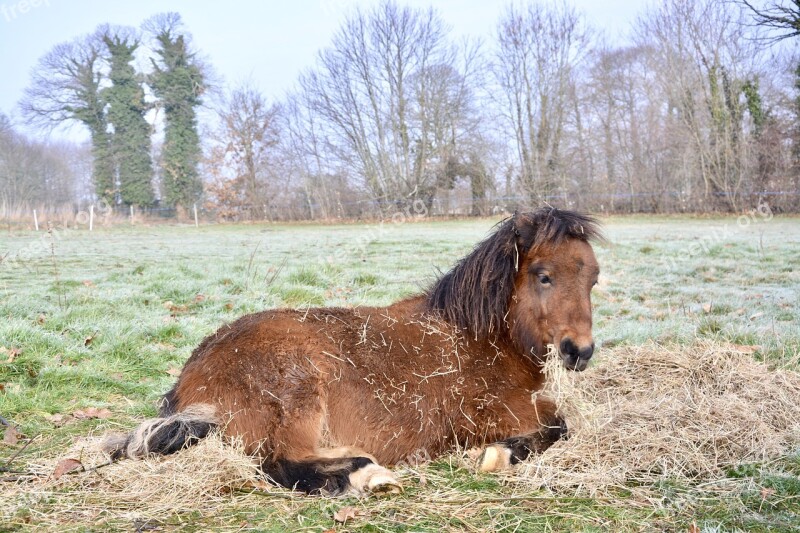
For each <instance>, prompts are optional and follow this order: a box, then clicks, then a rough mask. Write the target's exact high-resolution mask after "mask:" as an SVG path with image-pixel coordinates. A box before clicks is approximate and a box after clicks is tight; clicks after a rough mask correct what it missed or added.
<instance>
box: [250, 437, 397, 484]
mask: <svg viewBox="0 0 800 533" xmlns="http://www.w3.org/2000/svg"><path fill="white" fill-rule="evenodd" d="M344 450H348V451H349V450H350V449H348V448H342V449H335V450H321V451H320V455H319V456H315V457H308V458H305V459H301V460H287V459H278V460H277V461H264V462H263V463H262V470H264V472H265V473H266V474H267V475H268V476H269V477H270V478H272V480H273V481H275V482H276V483H277V484H279V485H282V486H284V487H286V488H291V489H296V490H300V491H303V492H306V493H308V494H324V495H330V496H337V495H340V494H348V493H354V494H357V495H364V494H396V493H399V492H401V491H402V487H401V485H400V482H399V481H397V479H396V478H395V477H394V474H392V472H391V471H389V470H388V469H386V468H384V467H382V466H381V465H379V464H377V463H376V462H374V461H373V459H372V457H371V456H369V457H363V456H358V457H336V455H338V452H340V451H344ZM326 455H327V456H326Z"/></svg>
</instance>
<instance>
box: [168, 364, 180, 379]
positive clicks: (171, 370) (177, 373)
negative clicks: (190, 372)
mask: <svg viewBox="0 0 800 533" xmlns="http://www.w3.org/2000/svg"><path fill="white" fill-rule="evenodd" d="M167 374H169V375H170V376H175V377H176V378H177V377H178V376H180V375H181V369H180V368H176V367H174V366H172V367H170V368H169V369H167Z"/></svg>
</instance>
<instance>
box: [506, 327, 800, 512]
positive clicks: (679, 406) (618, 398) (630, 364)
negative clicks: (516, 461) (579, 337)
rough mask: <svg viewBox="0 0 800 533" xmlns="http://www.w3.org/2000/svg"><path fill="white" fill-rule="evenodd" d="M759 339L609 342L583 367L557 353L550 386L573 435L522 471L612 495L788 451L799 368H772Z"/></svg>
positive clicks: (531, 478)
mask: <svg viewBox="0 0 800 533" xmlns="http://www.w3.org/2000/svg"><path fill="white" fill-rule="evenodd" d="M753 348H754V347H750V346H737V345H731V344H719V343H712V342H698V343H695V344H693V345H691V346H688V347H687V346H673V347H663V346H658V345H656V344H654V343H649V344H645V345H643V346H630V347H624V348H620V349H616V350H612V351H610V352H607V353H605V354H603V355H602V361H601V363H600V364H597V365H595V366H594V367H592V368H591V369H589V370H587V371H586V372H584V373H582V374H577V373H574V372H570V371H567V370H564V368H563V366H562V365H561V364H560V362H558V361H557V360H556V358H550V359H549V360H548V363H547V366H546V370H547V372H548V373H549V376H550V380H549V390H548V391H545V393H546V394H548V395H550V396H551V397H554V399H556V401H557V403H558V404H559V408H560V410H561V412H562V415H563V416H564V417H565V418H566V420H567V423H568V426H569V427H570V439H569V440H566V441H562V442H559V443H557V444H556V445H554V446H553V447H551V448H550V449H549V450H548V451H547V452H545V453H544V454H543V455H541V456H539V457H536V458H534V459H533V460H531V461H530V462H529V463H528V464H527V465H526V466H525V467H524V470H523V472H521V473H520V475H522V476H523V477H524V478H525V480H526V482H527V483H530V484H531V485H532V486H535V487H541V488H548V489H550V490H552V491H554V492H556V493H569V494H579V495H587V496H598V495H601V496H608V495H609V494H613V493H615V492H617V489H619V488H623V487H624V488H626V489H629V488H630V487H631V485H632V484H633V485H636V486H640V487H647V486H651V485H652V484H654V483H658V482H659V481H665V480H678V481H699V480H706V481H707V480H712V479H719V478H721V477H724V470H725V469H726V468H729V467H731V466H733V465H735V464H737V463H741V462H762V461H769V460H770V459H775V458H778V457H781V456H782V455H785V454H786V453H788V452H790V451H792V450H794V449H796V448H797V447H798V446H800V417H798V416H797V401H798V398H800V373H798V372H796V371H792V370H788V369H770V368H769V367H768V366H767V365H766V364H764V363H761V362H758V361H756V360H755V359H754V358H753V355H752V352H753ZM793 366H794V367H795V368H796V363H794V365H793Z"/></svg>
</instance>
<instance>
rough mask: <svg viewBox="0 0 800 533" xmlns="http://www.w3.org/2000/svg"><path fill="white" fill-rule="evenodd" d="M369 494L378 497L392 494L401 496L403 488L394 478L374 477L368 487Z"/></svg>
mask: <svg viewBox="0 0 800 533" xmlns="http://www.w3.org/2000/svg"><path fill="white" fill-rule="evenodd" d="M367 488H368V489H369V492H370V493H372V494H375V495H376V496H388V495H390V494H400V493H402V492H403V487H402V485H400V482H399V481H397V479H395V477H394V476H391V475H389V476H374V477H373V478H372V479H370V480H369V486H368V487H367Z"/></svg>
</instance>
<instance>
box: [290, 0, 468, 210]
mask: <svg viewBox="0 0 800 533" xmlns="http://www.w3.org/2000/svg"><path fill="white" fill-rule="evenodd" d="M471 58H472V55H471V54H470V53H467V54H464V56H463V57H461V59H463V61H461V62H459V55H458V53H457V50H456V48H455V47H454V46H452V45H451V44H450V43H449V41H448V40H447V28H446V27H445V25H444V22H443V21H442V19H441V17H440V16H439V15H438V14H437V13H436V12H435V11H434V10H433V9H428V10H419V9H412V8H408V7H400V6H398V5H397V4H395V3H394V2H383V3H381V4H380V5H378V6H377V7H375V8H373V9H371V10H369V11H363V10H361V9H357V10H356V11H355V12H354V13H353V14H352V15H351V16H350V17H348V18H347V20H346V21H345V22H344V24H343V25H342V27H341V28H340V29H339V31H338V32H337V33H336V35H335V36H334V39H333V42H332V44H331V46H330V47H328V48H327V49H325V50H323V51H322V52H321V53H320V55H319V58H318V61H317V65H316V67H315V68H313V69H311V70H309V71H307V72H306V73H305V74H304V75H303V76H302V77H301V79H300V83H299V85H300V89H299V91H298V95H299V96H300V97H301V98H302V103H303V105H304V106H305V107H306V108H307V109H308V113H309V114H315V115H317V116H318V117H319V121H318V124H319V129H318V134H319V138H323V139H325V142H324V144H325V149H326V153H327V155H328V157H333V158H335V160H336V161H337V162H338V164H339V165H340V167H341V168H349V169H352V172H353V173H354V174H355V175H357V176H359V177H360V178H361V180H362V183H363V186H364V188H365V189H366V190H367V191H369V193H370V194H371V196H372V197H373V198H374V199H375V200H377V201H378V202H379V203H380V204H381V205H383V206H384V207H386V206H387V205H393V206H398V207H401V206H403V205H410V204H412V203H413V202H414V201H417V200H421V201H423V202H424V203H425V204H426V205H428V206H430V205H431V203H432V201H433V198H434V196H435V194H436V192H437V190H438V189H439V188H440V187H442V186H446V184H447V183H446V182H447V180H446V179H444V168H445V167H446V161H447V159H448V157H447V155H446V154H447V152H448V151H451V150H452V146H453V143H457V142H458V140H459V137H460V136H461V133H462V122H463V117H464V114H465V112H466V103H467V102H468V100H469V96H470V95H469V91H468V90H467V87H468V85H469V76H470V75H471V73H470V72H469V69H471V68H472V64H473V63H470V62H471Z"/></svg>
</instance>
